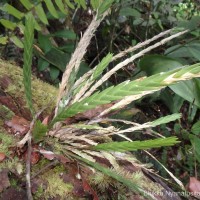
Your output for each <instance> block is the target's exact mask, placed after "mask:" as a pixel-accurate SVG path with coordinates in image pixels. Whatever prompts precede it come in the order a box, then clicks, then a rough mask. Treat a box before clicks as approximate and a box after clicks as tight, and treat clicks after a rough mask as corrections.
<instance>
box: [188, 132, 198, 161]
mask: <svg viewBox="0 0 200 200" xmlns="http://www.w3.org/2000/svg"><path fill="white" fill-rule="evenodd" d="M189 137H190V141H191V143H192V146H193V148H194V152H195V158H196V159H197V160H198V162H199V163H200V139H199V137H197V136H195V135H192V134H190V136H189Z"/></svg>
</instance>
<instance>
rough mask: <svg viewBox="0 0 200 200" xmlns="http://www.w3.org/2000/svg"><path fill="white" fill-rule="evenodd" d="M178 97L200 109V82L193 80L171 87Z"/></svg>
mask: <svg viewBox="0 0 200 200" xmlns="http://www.w3.org/2000/svg"><path fill="white" fill-rule="evenodd" d="M169 87H170V89H171V90H173V91H174V92H175V93H176V94H177V95H179V96H180V97H182V98H184V99H185V100H187V101H189V102H190V103H193V104H194V105H196V106H198V107H199V108H200V80H199V79H193V80H188V81H184V82H180V83H177V84H175V85H172V86H169Z"/></svg>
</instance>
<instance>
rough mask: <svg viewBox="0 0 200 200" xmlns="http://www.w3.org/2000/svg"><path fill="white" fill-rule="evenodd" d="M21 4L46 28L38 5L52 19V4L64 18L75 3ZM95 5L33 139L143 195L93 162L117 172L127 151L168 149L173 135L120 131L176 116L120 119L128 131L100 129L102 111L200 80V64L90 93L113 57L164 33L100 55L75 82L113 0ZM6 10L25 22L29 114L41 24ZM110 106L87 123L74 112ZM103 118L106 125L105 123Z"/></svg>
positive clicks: (111, 127)
mask: <svg viewBox="0 0 200 200" xmlns="http://www.w3.org/2000/svg"><path fill="white" fill-rule="evenodd" d="M20 2H21V3H22V4H23V6H24V7H25V8H26V9H27V10H28V11H30V10H31V9H34V10H35V12H36V13H37V15H38V17H39V20H40V22H42V23H44V24H45V25H47V24H48V19H47V15H46V14H45V11H44V9H43V7H42V2H43V3H45V5H46V9H47V10H48V11H49V13H50V14H51V15H52V16H53V17H54V18H58V17H59V15H58V10H57V9H56V7H55V5H56V6H57V8H58V9H59V11H60V12H62V13H63V14H64V13H66V10H65V9H64V8H65V4H67V6H68V7H70V8H71V9H74V7H73V6H74V5H73V4H71V1H68V0H66V1H61V0H59V1H55V4H54V3H52V1H49V0H43V1H40V2H39V3H38V4H36V5H33V4H32V3H31V1H30V0H22V1H20ZM74 2H76V3H77V4H78V5H79V7H82V8H84V9H85V7H86V5H85V1H83V0H79V1H76V0H74ZM99 2H101V1H97V0H92V1H91V4H92V6H93V7H94V9H95V10H96V15H95V16H94V19H93V20H92V22H91V24H90V26H89V27H88V29H87V30H86V31H85V33H84V35H83V37H82V38H81V40H80V42H79V44H78V45H77V48H76V50H75V52H74V54H73V55H72V57H71V60H70V61H69V63H68V65H67V66H66V70H65V71H64V74H63V78H62V81H61V84H60V88H59V94H58V98H57V105H56V107H55V116H54V118H53V119H52V121H51V122H50V123H49V127H48V129H47V127H46V126H44V125H43V124H42V123H41V122H40V121H37V120H35V125H34V126H33V127H34V128H33V136H34V137H33V139H34V141H35V142H36V143H37V142H40V141H41V140H43V138H44V136H45V135H48V136H51V137H57V138H58V139H60V140H61V141H62V142H61V143H60V141H58V143H59V144H58V145H57V146H59V150H60V152H63V153H64V154H65V153H66V154H67V155H70V156H69V157H70V158H75V159H76V160H79V161H81V162H84V163H86V164H87V165H89V166H92V167H93V168H94V169H96V170H99V171H101V172H103V173H104V174H106V175H108V176H111V177H112V178H114V179H116V180H117V181H119V182H121V183H123V184H124V185H125V186H127V187H128V188H129V189H130V190H132V191H134V192H135V193H141V194H142V195H145V191H144V190H143V189H142V188H140V187H139V186H137V185H136V184H134V183H133V182H132V181H131V180H129V179H126V178H125V177H123V176H121V175H119V174H117V173H116V172H114V171H112V170H111V169H110V168H109V167H103V166H102V165H100V164H99V163H97V162H98V160H99V159H97V158H100V160H104V161H105V160H106V161H107V162H105V163H108V162H109V163H110V165H111V166H112V167H113V168H115V169H116V168H117V167H118V166H119V165H120V162H118V161H120V160H121V161H124V160H125V161H127V162H129V163H131V164H133V161H132V160H131V159H130V154H129V153H127V151H136V150H146V149H151V148H159V147H164V146H172V145H175V144H177V143H179V141H178V138H176V137H168V138H156V139H150V140H146V141H132V140H131V139H130V138H128V137H127V136H126V135H124V133H125V132H134V131H135V130H141V129H145V128H152V127H155V126H158V125H160V124H166V123H168V122H171V121H173V120H177V119H179V118H180V117H181V116H180V114H173V115H170V116H166V117H162V118H160V119H157V120H155V121H153V122H148V123H145V124H139V125H135V124H134V123H133V122H131V121H128V122H127V121H124V120H123V119H121V122H124V123H125V124H128V125H131V127H130V128H128V129H118V128H117V127H115V126H114V125H110V124H109V125H108V127H103V126H102V125H101V123H99V122H102V121H103V120H105V118H104V114H105V113H106V114H108V113H110V112H111V111H113V110H116V109H120V108H122V107H123V106H125V105H127V104H129V103H130V102H132V101H134V100H136V99H139V98H141V97H143V96H145V95H147V94H151V93H153V92H155V91H159V90H161V89H163V88H165V87H167V86H170V85H172V84H175V83H177V82H179V81H184V80H188V79H192V78H194V77H200V63H197V64H194V65H191V66H186V67H182V68H177V69H174V70H170V71H167V72H161V73H158V74H155V75H152V76H150V77H142V78H140V79H137V80H132V81H129V80H128V81H125V82H122V83H120V84H118V85H116V86H111V87H108V88H107V89H105V90H102V91H100V90H99V91H95V90H96V88H98V87H96V86H95V82H96V81H97V83H98V82H99V81H101V78H100V76H101V75H102V74H103V72H104V70H105V69H106V67H107V66H108V65H109V63H110V62H112V61H113V60H114V59H116V57H122V56H124V55H125V54H126V53H131V51H134V50H136V49H138V48H141V47H143V46H145V45H147V44H149V43H150V42H152V41H154V40H155V39H158V38H159V37H161V36H164V35H165V34H166V32H165V33H163V34H159V37H158V36H157V37H156V36H155V37H154V38H152V39H151V40H148V41H145V42H144V43H143V44H140V45H139V46H137V48H135V49H134V48H131V49H128V50H127V51H125V52H122V53H121V54H120V55H116V57H115V56H113V54H111V53H109V54H107V56H106V57H104V58H103V59H102V61H101V62H100V63H99V64H98V65H97V66H96V67H95V68H94V69H92V70H91V71H89V72H88V73H86V74H85V75H84V76H83V77H81V78H80V79H78V80H76V74H77V72H78V70H79V67H80V63H81V60H82V59H83V57H84V54H85V53H86V49H87V47H88V46H89V44H90V40H91V39H92V36H93V34H94V32H95V30H96V29H97V27H98V26H99V24H100V22H101V20H102V19H103V17H105V15H104V14H105V11H106V10H108V8H109V7H110V6H111V4H112V3H113V2H114V1H113V0H109V1H102V4H99ZM5 10H6V11H7V12H8V13H9V14H12V15H14V16H15V17H16V18H18V19H19V20H20V22H19V23H22V19H23V18H24V17H25V19H26V23H25V29H24V43H23V46H24V66H23V74H24V87H25V94H26V99H27V104H28V106H29V108H30V110H31V112H32V113H34V110H33V104H32V93H31V64H32V49H33V42H34V29H40V26H39V24H38V22H37V21H36V20H35V19H34V16H33V13H32V12H29V14H25V13H20V11H18V10H16V9H14V8H13V7H12V6H11V5H6V6H5ZM99 16H102V18H101V19H99ZM0 22H1V23H2V24H3V25H4V26H5V27H7V28H10V29H12V30H13V29H14V28H15V27H16V26H17V23H15V24H9V23H10V22H9V21H8V20H7V21H5V20H4V21H2V20H0ZM186 32H187V30H186V31H183V32H180V33H176V34H174V35H171V36H169V37H168V38H166V39H163V40H162V42H160V43H159V42H158V43H156V44H155V45H152V46H150V47H148V48H146V49H143V50H142V52H141V53H138V54H136V55H135V57H134V55H133V56H132V57H131V58H130V59H126V60H125V61H122V62H121V63H118V64H117V67H116V68H115V67H114V68H113V69H114V70H113V69H111V70H110V71H109V70H108V71H107V73H105V74H104V75H103V81H106V80H108V78H109V77H110V76H111V75H112V74H113V73H115V72H116V71H117V70H118V69H120V68H122V67H123V66H125V65H127V64H128V63H130V62H133V61H134V59H136V58H139V57H141V56H142V55H144V53H147V52H148V51H150V50H152V49H154V48H156V47H158V46H159V45H161V44H163V43H165V42H166V41H170V40H171V39H173V38H175V37H178V36H179V35H181V34H184V33H186ZM167 33H170V31H168V32H167ZM149 67H151V66H149ZM97 85H98V84H97ZM93 86H95V87H94V88H95V89H93V88H92V87H93ZM88 94H89V95H88ZM63 101H66V102H67V103H66V104H64V106H63V104H62V106H61V102H63ZM110 103H112V107H109V108H108V107H106V106H105V109H104V110H103V111H102V112H101V113H100V114H99V113H98V114H96V115H94V116H93V117H91V116H90V117H91V119H90V121H89V122H88V121H78V120H77V119H78V117H77V116H76V115H77V114H80V113H83V114H84V112H86V111H89V110H90V111H91V113H92V112H96V111H95V110H94V109H95V108H96V107H98V106H101V105H106V104H107V105H109V104H110ZM102 109H103V106H102ZM100 110H101V109H100ZM74 116H75V119H76V120H77V121H78V123H74V124H70V125H66V124H65V125H63V123H65V120H66V119H67V118H69V117H74ZM35 119H36V117H35ZM76 120H75V121H76ZM107 120H108V121H109V119H107ZM72 121H73V120H72ZM98 123H99V124H98ZM49 130H50V131H49ZM114 134H116V135H118V136H120V137H122V138H124V139H125V140H128V141H122V142H113V141H112V137H111V136H112V135H114ZM54 146H56V145H54ZM119 152H123V158H122V157H118V154H117V153H119ZM115 153H116V154H115ZM105 165H106V164H105ZM175 181H176V180H175ZM149 198H152V196H149Z"/></svg>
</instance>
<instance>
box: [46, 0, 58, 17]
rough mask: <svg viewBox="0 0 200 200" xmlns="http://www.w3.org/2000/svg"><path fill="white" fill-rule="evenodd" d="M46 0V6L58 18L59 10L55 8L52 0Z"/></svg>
mask: <svg viewBox="0 0 200 200" xmlns="http://www.w3.org/2000/svg"><path fill="white" fill-rule="evenodd" d="M44 2H45V3H46V6H47V8H48V10H49V12H50V13H51V14H52V15H53V16H54V17H55V18H57V19H58V18H59V16H58V13H57V11H56V9H55V7H54V5H53V3H52V1H49V0H44Z"/></svg>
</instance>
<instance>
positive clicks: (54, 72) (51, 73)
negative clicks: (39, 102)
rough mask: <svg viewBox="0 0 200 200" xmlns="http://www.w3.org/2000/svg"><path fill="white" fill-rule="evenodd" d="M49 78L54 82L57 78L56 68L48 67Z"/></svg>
mask: <svg viewBox="0 0 200 200" xmlns="http://www.w3.org/2000/svg"><path fill="white" fill-rule="evenodd" d="M49 73H50V77H51V79H52V80H53V81H54V80H55V79H57V78H58V76H59V73H60V70H59V69H58V68H56V67H53V66H50V72H49Z"/></svg>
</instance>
